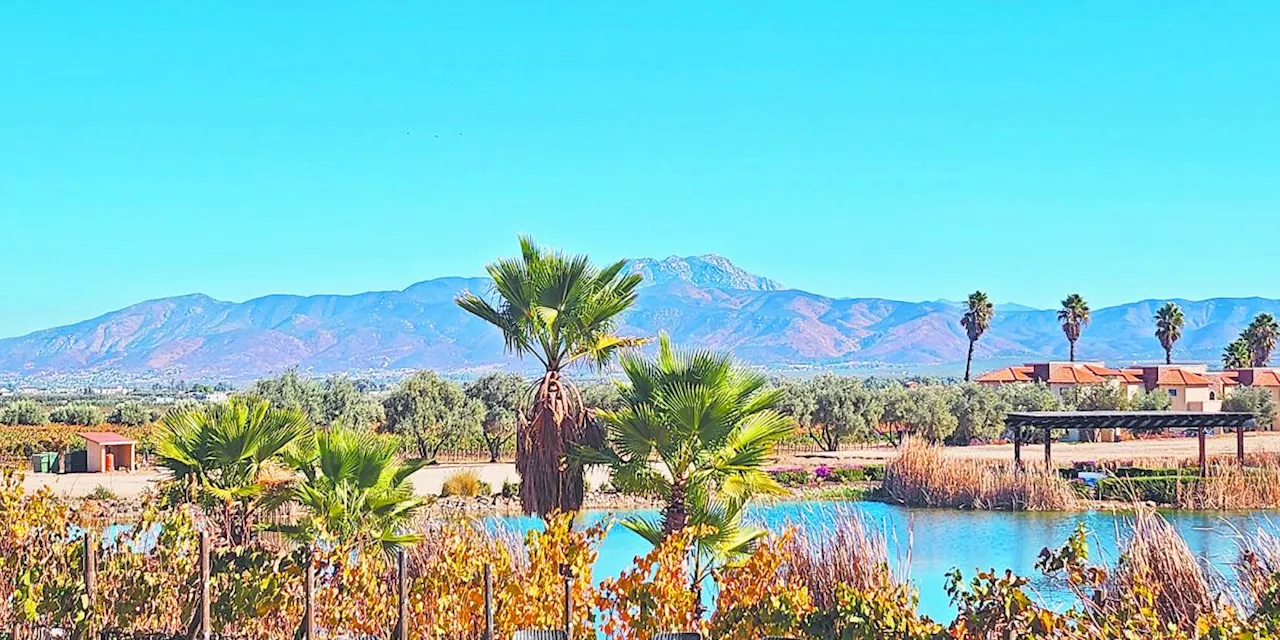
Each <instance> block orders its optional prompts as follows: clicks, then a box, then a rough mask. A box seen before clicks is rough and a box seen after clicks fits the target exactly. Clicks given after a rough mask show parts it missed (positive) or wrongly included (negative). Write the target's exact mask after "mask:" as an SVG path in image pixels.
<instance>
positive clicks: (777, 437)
mask: <svg viewBox="0 0 1280 640" xmlns="http://www.w3.org/2000/svg"><path fill="white" fill-rule="evenodd" d="M620 362H621V365H622V369H623V371H624V372H625V373H626V376H627V380H628V384H625V385H623V387H622V389H621V393H622V397H623V405H622V407H621V408H619V409H617V410H616V411H606V410H601V411H599V414H598V415H599V417H600V418H601V419H602V420H603V421H604V422H605V423H606V424H607V425H608V440H607V444H606V447H604V448H603V449H602V450H590V449H579V454H580V456H581V457H582V458H583V460H584V462H587V463H603V464H608V465H609V466H610V467H611V469H612V472H613V476H614V481H615V482H617V483H630V484H632V486H646V487H650V488H651V489H652V490H653V493H655V494H656V495H658V496H659V497H660V498H661V499H663V500H664V501H665V502H666V506H665V507H664V508H663V509H662V515H661V521H660V522H658V521H652V520H647V519H644V518H639V517H633V518H628V519H625V520H623V525H624V526H626V527H627V528H629V529H631V530H632V531H635V532H636V533H638V534H640V535H641V536H643V537H644V538H645V539H647V540H649V541H650V542H651V543H653V544H654V545H658V544H661V543H662V541H663V540H665V539H666V538H667V537H669V536H671V535H674V534H676V533H677V532H680V531H682V530H684V529H686V528H689V527H692V528H693V529H694V530H695V535H694V542H695V544H696V547H697V552H696V553H695V556H694V560H695V562H694V585H695V588H696V586H697V585H698V584H700V583H701V580H702V579H703V578H705V577H706V575H707V573H706V572H707V571H709V570H710V567H711V566H713V565H714V564H715V563H716V562H717V561H722V560H724V559H727V558H730V557H733V556H736V555H738V554H741V553H743V552H745V551H747V550H749V549H750V547H751V546H752V544H753V543H754V541H755V540H756V539H758V538H759V537H760V536H761V535H763V533H764V532H763V531H761V530H758V529H754V528H750V527H743V526H741V514H742V510H743V507H744V506H745V505H746V503H747V501H748V500H749V499H750V498H751V497H752V496H754V495H760V494H780V493H782V492H783V489H782V487H780V486H779V485H778V483H777V482H776V481H774V480H773V478H772V477H771V476H770V475H769V474H768V473H767V472H766V471H765V470H764V465H765V464H766V463H767V461H768V460H769V458H770V457H771V456H772V455H773V452H774V447H775V446H776V445H777V443H778V442H780V441H781V440H782V439H784V438H786V437H787V436H788V435H790V434H791V433H792V432H793V430H794V424H793V422H792V420H791V419H790V418H788V417H786V416H784V415H782V414H781V413H779V412H778V411H777V410H776V408H775V407H776V406H777V403H778V401H779V400H780V399H781V397H782V389H780V388H772V389H770V388H766V379H765V377H764V376H763V375H760V374H758V373H755V372H753V371H749V370H746V369H743V368H740V367H738V366H735V364H734V362H733V360H732V358H730V357H729V356H727V355H724V354H718V353H714V352H710V351H695V352H692V353H682V352H677V351H676V350H675V349H673V348H672V346H671V341H670V339H669V338H668V337H667V336H666V335H663V336H661V338H660V339H659V346H658V355H657V358H656V359H653V360H650V359H648V358H645V357H643V356H642V355H640V354H637V353H629V354H626V355H624V356H622V358H621V359H620ZM651 461H653V463H654V464H656V465H657V466H658V467H660V469H661V472H659V471H656V470H655V469H654V466H653V464H651Z"/></svg>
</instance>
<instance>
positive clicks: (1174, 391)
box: [1169, 389, 1178, 398]
mask: <svg viewBox="0 0 1280 640" xmlns="http://www.w3.org/2000/svg"><path fill="white" fill-rule="evenodd" d="M1169 395H1170V396H1173V397H1175V398H1176V397H1178V390H1177V389H1170V390H1169Z"/></svg>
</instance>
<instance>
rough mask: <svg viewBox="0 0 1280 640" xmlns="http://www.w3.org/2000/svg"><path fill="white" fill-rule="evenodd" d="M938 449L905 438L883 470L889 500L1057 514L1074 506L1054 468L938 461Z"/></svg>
mask: <svg viewBox="0 0 1280 640" xmlns="http://www.w3.org/2000/svg"><path fill="white" fill-rule="evenodd" d="M943 451H944V450H943V448H942V447H940V446H937V445H931V444H928V443H926V442H923V441H920V440H907V441H905V442H903V444H902V451H901V453H900V454H899V455H898V457H897V458H895V459H893V460H891V461H890V462H889V464H888V465H886V466H885V479H884V486H883V489H882V491H883V492H884V494H885V496H887V497H888V498H889V500H891V501H893V502H897V503H901V504H906V505H911V506H919V507H952V508H957V509H993V510H1006V511H1063V510H1068V509H1074V508H1076V507H1077V506H1078V505H1079V498H1078V497H1077V496H1076V493H1075V491H1074V490H1073V489H1072V488H1071V485H1070V484H1068V483H1067V481H1066V480H1063V479H1062V477H1061V476H1059V475H1058V474H1057V472H1056V471H1054V470H1049V469H1045V468H1043V467H1037V466H1028V467H1026V468H1025V469H1023V470H1021V471H1019V470H1018V469H1016V468H1015V467H1014V466H1013V464H1012V463H998V462H991V461H983V460H973V459H957V458H952V457H944V454H943Z"/></svg>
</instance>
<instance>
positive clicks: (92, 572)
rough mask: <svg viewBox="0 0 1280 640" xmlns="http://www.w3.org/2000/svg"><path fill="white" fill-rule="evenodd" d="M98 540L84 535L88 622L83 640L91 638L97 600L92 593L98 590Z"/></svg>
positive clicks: (86, 533) (89, 535)
mask: <svg viewBox="0 0 1280 640" xmlns="http://www.w3.org/2000/svg"><path fill="white" fill-rule="evenodd" d="M97 541H98V538H97V537H96V536H94V535H93V532H92V531H86V532H85V534H84V593H85V600H86V602H87V603H88V605H89V611H88V615H89V618H88V621H87V624H86V625H85V634H84V635H85V638H92V637H93V612H94V605H95V604H97V599H96V598H95V596H94V593H95V592H97V590H98V545H97Z"/></svg>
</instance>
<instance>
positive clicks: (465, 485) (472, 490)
mask: <svg viewBox="0 0 1280 640" xmlns="http://www.w3.org/2000/svg"><path fill="white" fill-rule="evenodd" d="M487 485H488V483H486V482H484V481H482V480H480V476H479V475H478V474H477V473H476V472H475V471H472V470H470V469H463V470H462V471H455V472H453V473H452V474H450V475H449V477H447V478H445V479H444V484H443V485H442V486H441V487H440V496H441V497H446V498H447V497H449V496H462V497H466V498H474V497H476V496H479V495H482V494H483V493H484V491H485V488H486V487H487Z"/></svg>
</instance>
